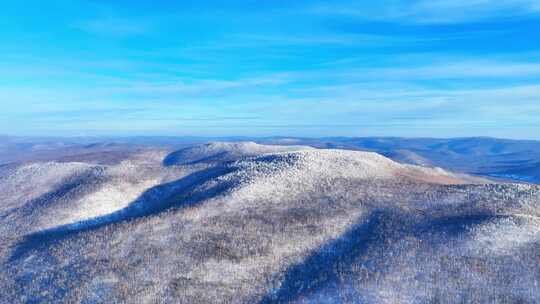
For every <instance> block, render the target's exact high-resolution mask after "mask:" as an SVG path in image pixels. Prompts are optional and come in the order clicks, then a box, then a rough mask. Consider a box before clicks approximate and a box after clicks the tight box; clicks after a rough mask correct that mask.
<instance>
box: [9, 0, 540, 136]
mask: <svg viewBox="0 0 540 304" xmlns="http://www.w3.org/2000/svg"><path fill="white" fill-rule="evenodd" d="M289 2H291V1H287V2H285V1H180V2H178V3H172V2H168V1H167V2H159V3H155V2H154V3H152V2H150V1H125V0H119V1H114V2H113V1H104V0H94V1H75V0H70V1H67V0H52V1H24V3H23V2H16V1H11V2H7V3H3V4H2V9H1V10H0V24H1V25H2V26H1V27H0V37H1V38H2V43H1V44H0V73H1V75H0V133H3V134H9V135H33V136H74V135H92V136H94V135H95V136H99V135H111V136H116V135H122V136H125V135H191V136H231V135H235V136H271V135H284V136H316V137H317V136H383V135H384V136H408V137H420V136H421V137H426V136H427V137H458V136H460V137H461V136H493V137H506V138H530V139H540V40H539V39H538V29H539V28H540V1H539V0H506V1H492V0H480V1H463V0H455V1H444V0H429V1H428V0H414V1H404V0H398V1H377V3H376V4H372V3H365V2H363V3H357V1H350V0H348V1H347V0H338V1H334V2H332V4H331V5H330V4H328V2H327V1H302V0H300V1H294V2H293V3H289Z"/></svg>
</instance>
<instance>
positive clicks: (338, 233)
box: [0, 142, 540, 303]
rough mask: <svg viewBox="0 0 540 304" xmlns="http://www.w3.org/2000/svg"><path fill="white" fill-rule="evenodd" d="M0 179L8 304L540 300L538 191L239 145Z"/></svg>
mask: <svg viewBox="0 0 540 304" xmlns="http://www.w3.org/2000/svg"><path fill="white" fill-rule="evenodd" d="M2 170H3V171H2V173H0V189H1V190H2V191H0V198H1V199H2V200H4V199H6V200H7V201H9V202H10V206H11V207H10V208H4V209H0V212H1V213H0V219H1V220H2V221H3V224H4V225H3V227H2V228H3V234H2V235H4V236H6V235H9V238H5V237H4V238H3V239H1V241H2V244H6V246H3V247H2V248H1V249H0V263H2V266H3V267H2V269H1V270H0V288H2V290H6V292H5V294H3V295H2V296H0V300H5V301H6V302H16V301H17V300H18V299H21V294H22V295H24V296H25V297H26V300H27V301H29V302H31V301H36V302H40V301H41V302H103V301H106V302H142V303H152V302H174V303H276V302H279V303H284V302H288V303H289V302H290V303H303V302H305V303H313V302H320V301H324V302H328V303H332V302H335V303H343V302H347V303H394V302H403V303H410V302H413V303H427V302H436V301H441V302H448V299H452V300H455V301H456V302H467V301H472V302H475V303H491V302H498V301H499V300H500V299H502V300H500V301H499V302H503V303H504V301H506V302H512V301H524V302H533V301H534V299H537V298H538V297H539V296H540V289H539V288H540V287H539V285H538V284H537V281H536V279H535V275H536V274H537V273H538V271H539V266H538V253H537V250H536V249H537V244H538V242H539V241H540V229H539V227H540V222H539V220H538V219H539V218H540V217H539V215H540V212H539V211H538V210H539V209H538V203H539V202H540V189H539V187H537V186H533V185H512V184H482V183H478V184H473V183H474V182H477V181H479V180H476V179H473V178H470V177H467V176H464V175H459V174H454V173H451V172H447V171H444V170H442V169H439V168H425V167H417V166H411V165H403V164H399V163H396V162H394V161H391V160H389V159H387V158H385V157H383V156H381V155H379V154H376V153H370V152H361V151H344V150H335V149H334V150H331V149H329V150H320V149H313V148H306V147H291V146H267V145H259V144H255V143H245V142H243V143H211V144H207V145H201V146H195V147H190V148H186V149H182V150H180V151H178V152H174V153H171V154H169V155H168V156H166V154H165V152H164V151H146V152H144V153H140V154H137V155H134V156H132V157H130V158H129V159H128V160H126V161H123V162H122V163H120V164H117V165H108V166H92V165H87V164H81V163H62V164H58V163H39V164H30V165H23V166H19V167H10V168H3V169H2ZM27 181H30V182H31V183H32V184H30V185H28V184H25V183H26V182H27ZM68 186H69V187H68ZM34 188H37V189H34ZM59 190H62V191H59ZM17 191H20V192H21V193H18V194H17V195H15V196H14V197H15V199H13V198H10V197H11V196H10V195H11V194H15V193H17ZM47 193H49V194H50V195H44V194H47ZM6 194H9V195H6ZM8 196H9V197H8ZM37 197H40V198H41V199H40V200H37V201H36V200H35V198H37ZM26 198H28V199H26ZM10 200H11V201H10ZM37 202H39V203H37ZM14 206H16V207H14ZM28 206H31V207H32V212H28V210H27V209H28V208H30V207H28ZM25 208H27V209H25ZM104 219H105V220H104ZM98 220H102V221H101V222H99V221H98ZM68 228H69V229H68ZM2 297H4V298H2ZM0 302H2V301H0Z"/></svg>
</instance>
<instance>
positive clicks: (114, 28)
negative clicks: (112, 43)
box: [73, 17, 153, 37]
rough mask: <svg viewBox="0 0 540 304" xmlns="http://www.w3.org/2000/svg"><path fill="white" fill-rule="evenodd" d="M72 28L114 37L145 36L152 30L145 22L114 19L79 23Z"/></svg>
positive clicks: (108, 18)
mask: <svg viewBox="0 0 540 304" xmlns="http://www.w3.org/2000/svg"><path fill="white" fill-rule="evenodd" d="M73 27H74V28H77V29H80V30H83V31H85V32H88V33H91V34H96V35H103V36H116V37H128V36H137V35H142V34H147V33H149V32H151V30H152V29H153V25H152V24H151V23H150V22H148V21H145V20H140V19H128V18H116V17H114V18H111V17H106V18H98V19H93V20H86V21H80V22H77V23H75V24H73Z"/></svg>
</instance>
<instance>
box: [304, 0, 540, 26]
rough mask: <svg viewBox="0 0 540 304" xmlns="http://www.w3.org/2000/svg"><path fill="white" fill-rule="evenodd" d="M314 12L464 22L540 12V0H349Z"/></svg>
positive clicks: (400, 20)
mask: <svg viewBox="0 0 540 304" xmlns="http://www.w3.org/2000/svg"><path fill="white" fill-rule="evenodd" d="M311 11H312V12H315V13H318V14H325V15H345V16H355V17H360V18H363V19H367V20H378V21H397V22H403V23H424V24H437V23H461V22H471V21H478V20H485V19H489V18H499V17H503V18H504V17H515V16H523V15H528V14H538V13H540V1H539V0H468V1H465V0H413V1H404V0H398V1H388V0H387V1H378V2H377V3H376V4H371V5H364V4H362V5H355V4H351V3H350V2H342V5H340V4H334V3H333V4H332V5H328V4H321V5H317V6H314V7H313V8H312V10H311Z"/></svg>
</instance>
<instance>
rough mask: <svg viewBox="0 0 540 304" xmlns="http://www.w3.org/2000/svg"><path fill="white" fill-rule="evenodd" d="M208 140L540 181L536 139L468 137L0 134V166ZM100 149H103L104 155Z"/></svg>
mask: <svg viewBox="0 0 540 304" xmlns="http://www.w3.org/2000/svg"><path fill="white" fill-rule="evenodd" d="M212 141H225V142H227V141H228V142H231V141H254V142H257V143H261V144H274V145H306V146H312V147H316V148H323V149H328V148H339V149H347V150H363V151H372V152H377V153H380V154H382V155H384V156H387V157H389V158H390V159H393V160H395V161H398V162H402V163H408V164H415V165H421V166H436V167H441V168H444V169H446V170H451V171H457V172H463V173H468V174H474V175H482V176H490V177H492V178H497V179H502V180H513V181H522V182H533V183H538V182H540V141H531V140H508V139H496V138H487V137H472V138H452V139H436V138H399V137H366V138H344V137H329V138H295V137H269V138H248V137H227V138H206V137H125V138H96V137H79V138H25V137H0V164H2V163H9V162H15V161H28V160H48V159H56V160H57V159H59V158H62V157H63V158H64V159H65V160H75V159H81V157H83V155H86V160H89V159H92V158H94V159H96V160H99V161H100V162H102V163H103V162H111V161H114V160H115V159H122V158H123V157H127V156H128V155H129V154H131V153H133V152H134V151H138V150H140V149H146V148H148V147H164V148H169V149H179V148H182V147H187V146H190V145H194V144H200V143H205V142H212ZM103 152H107V156H106V157H104V154H103Z"/></svg>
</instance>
